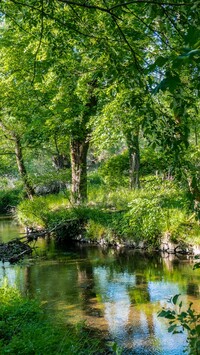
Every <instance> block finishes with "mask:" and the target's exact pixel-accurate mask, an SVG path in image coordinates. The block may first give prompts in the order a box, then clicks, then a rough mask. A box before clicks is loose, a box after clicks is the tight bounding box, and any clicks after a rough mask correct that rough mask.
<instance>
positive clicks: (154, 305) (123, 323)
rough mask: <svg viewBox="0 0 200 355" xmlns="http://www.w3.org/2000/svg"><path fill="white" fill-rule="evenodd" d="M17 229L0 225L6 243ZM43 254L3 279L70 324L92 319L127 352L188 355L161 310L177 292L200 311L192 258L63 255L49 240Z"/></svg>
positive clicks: (81, 250)
mask: <svg viewBox="0 0 200 355" xmlns="http://www.w3.org/2000/svg"><path fill="white" fill-rule="evenodd" d="M9 223H10V225H9ZM12 227H13V228H14V229H15V231H14V232H13V233H14V234H16V232H17V226H16V225H13V224H12V222H11V221H10V222H9V221H8V220H7V221H2V220H0V231H1V234H0V238H1V240H4V237H5V239H6V240H8V238H9V232H8V231H9V230H10V236H11V238H12V237H13V233H12V232H11V230H12ZM4 228H5V234H4ZM15 236H16V235H15ZM36 250H37V251H36V254H38V256H39V255H40V257H38V260H37V261H35V260H33V261H29V262H27V263H25V264H22V265H15V266H13V265H10V264H9V263H4V264H2V263H1V264H0V279H1V280H3V278H4V277H7V279H8V282H9V284H11V285H16V286H17V287H18V288H19V289H20V290H21V291H22V292H23V293H24V294H28V295H29V296H31V297H34V296H37V297H40V299H41V300H42V301H43V302H46V305H47V309H48V311H49V312H51V314H52V315H55V316H56V317H57V316H58V317H59V318H60V320H61V321H62V322H63V323H65V322H66V323H67V322H72V323H76V322H77V321H82V320H85V321H86V323H87V324H88V325H89V326H91V327H94V328H96V329H99V330H102V331H104V332H105V333H106V338H107V339H110V340H113V339H114V340H116V342H117V343H118V344H119V345H120V346H122V347H123V349H124V351H123V354H149V355H151V354H152V355H179V354H184V347H185V345H186V335H184V334H180V335H171V334H169V333H168V332H167V325H168V324H167V322H166V320H165V319H162V318H158V317H157V313H158V311H159V310H160V309H161V308H162V306H165V305H166V304H167V300H168V299H169V297H170V296H173V295H175V294H177V293H181V295H182V299H183V302H184V303H185V304H187V303H188V302H191V301H192V302H193V303H194V307H195V308H196V310H198V312H199V313H200V304H199V299H200V270H196V271H193V270H192V266H193V261H192V260H189V259H188V260H187V259H184V258H182V260H181V259H178V258H175V257H173V256H171V257H168V258H163V257H161V256H160V255H159V254H154V255H152V254H151V255H150V254H145V253H141V252H138V251H133V250H128V251H125V250H114V249H100V248H97V247H91V246H90V247H88V246H85V245H82V246H74V247H72V246H68V247H67V246H66V247H65V249H64V250H63V249H61V248H60V249H59V248H56V246H55V245H54V244H53V243H52V242H50V241H45V240H40V241H38V243H37V249H36ZM41 256H42V257H41Z"/></svg>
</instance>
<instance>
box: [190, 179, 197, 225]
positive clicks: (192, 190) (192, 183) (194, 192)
mask: <svg viewBox="0 0 200 355" xmlns="http://www.w3.org/2000/svg"><path fill="white" fill-rule="evenodd" d="M188 185H189V190H190V193H191V195H192V199H193V203H194V211H195V213H196V216H197V218H198V220H199V221H200V189H199V186H198V181H197V178H196V177H195V176H193V177H190V178H188Z"/></svg>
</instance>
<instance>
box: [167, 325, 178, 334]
mask: <svg viewBox="0 0 200 355" xmlns="http://www.w3.org/2000/svg"><path fill="white" fill-rule="evenodd" d="M176 327H177V325H176V324H174V325H171V327H169V328H168V332H169V333H172V332H173V331H174V330H175V329H176Z"/></svg>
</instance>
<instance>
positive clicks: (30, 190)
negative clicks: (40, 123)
mask: <svg viewBox="0 0 200 355" xmlns="http://www.w3.org/2000/svg"><path fill="white" fill-rule="evenodd" d="M14 142H15V155H16V160H17V166H18V170H19V174H20V176H21V179H22V181H23V183H24V187H25V190H26V193H27V196H28V198H29V199H32V198H33V196H34V194H35V192H34V189H33V187H32V186H31V184H30V182H29V179H28V174H27V171H26V167H25V165H24V160H23V155H22V147H21V142H20V139H19V138H18V137H16V136H14Z"/></svg>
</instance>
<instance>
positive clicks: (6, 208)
mask: <svg viewBox="0 0 200 355" xmlns="http://www.w3.org/2000/svg"><path fill="white" fill-rule="evenodd" d="M20 200H21V190H20V189H6V190H1V191H0V214H3V213H7V212H10V211H12V210H13V209H14V208H15V207H16V206H17V205H18V204H19V202H20Z"/></svg>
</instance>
